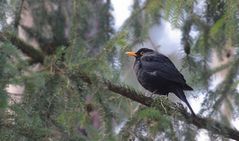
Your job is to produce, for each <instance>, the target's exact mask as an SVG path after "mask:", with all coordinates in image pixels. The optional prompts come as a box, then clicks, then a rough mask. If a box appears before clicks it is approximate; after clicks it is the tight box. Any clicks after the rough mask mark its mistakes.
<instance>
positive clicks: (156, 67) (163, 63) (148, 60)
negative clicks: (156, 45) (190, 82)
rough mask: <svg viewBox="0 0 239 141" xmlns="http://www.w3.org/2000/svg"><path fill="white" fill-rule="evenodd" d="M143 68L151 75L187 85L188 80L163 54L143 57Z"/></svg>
mask: <svg viewBox="0 0 239 141" xmlns="http://www.w3.org/2000/svg"><path fill="white" fill-rule="evenodd" d="M141 63H142V68H143V69H145V71H146V72H147V73H149V74H150V75H154V76H155V77H162V78H164V79H166V80H169V81H173V82H176V83H179V84H185V83H186V80H185V79H184V77H183V75H182V74H181V73H180V72H179V71H178V70H177V68H176V67H175V66H174V64H173V63H172V62H171V60H169V58H168V57H166V56H164V55H162V54H158V53H157V54H150V55H145V56H142V57H141Z"/></svg>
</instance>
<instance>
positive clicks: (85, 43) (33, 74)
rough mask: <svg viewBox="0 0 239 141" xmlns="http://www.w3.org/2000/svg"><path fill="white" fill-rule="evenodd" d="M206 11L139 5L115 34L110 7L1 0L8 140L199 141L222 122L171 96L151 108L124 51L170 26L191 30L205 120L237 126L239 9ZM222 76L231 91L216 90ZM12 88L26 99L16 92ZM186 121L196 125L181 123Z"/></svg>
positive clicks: (2, 136) (219, 1)
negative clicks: (191, 111)
mask: <svg viewBox="0 0 239 141" xmlns="http://www.w3.org/2000/svg"><path fill="white" fill-rule="evenodd" d="M200 3H201V2H199V1H195V0H184V1H180V0H162V1H160V0H145V1H141V0H134V3H133V5H132V6H131V9H132V11H131V15H130V16H129V18H128V19H127V20H126V21H125V23H124V24H123V25H122V26H121V28H120V29H119V30H118V31H117V32H116V31H115V30H114V28H113V24H114V17H113V16H112V10H113V7H112V4H111V1H110V0H87V1H86V0H62V1H57V0H45V1H32V0H19V1H15V0H1V1H0V140H1V141H32V140H34V141H76V140H77V141H116V140H119V141H126V140H150V141H151V140H152V141H153V140H176V141H180V140H196V137H197V136H198V134H199V132H198V131H199V130H198V129H199V128H206V127H211V126H209V125H210V124H214V123H215V122H207V123H205V124H204V122H202V123H201V124H200V123H197V121H196V120H195V121H194V120H193V119H191V118H189V117H188V114H185V113H183V112H182V111H183V110H182V109H184V108H182V106H178V107H179V108H178V109H177V108H175V107H177V106H175V105H173V106H171V107H170V105H172V103H171V102H169V101H168V99H166V98H164V97H159V98H154V97H153V99H154V102H155V103H149V101H153V99H151V98H145V97H143V96H142V95H141V94H142V93H143V94H145V95H148V94H146V93H145V90H143V89H142V88H139V85H138V84H137V83H136V81H135V78H133V77H132V76H133V74H131V73H132V72H131V71H129V70H131V69H132V64H133V63H132V62H131V61H130V60H129V59H128V57H127V56H126V55H125V52H126V51H130V50H135V47H137V46H138V45H145V44H147V43H148V41H151V39H150V32H149V31H150V29H151V28H152V27H154V26H160V25H161V22H162V19H163V20H166V21H167V22H169V23H170V24H171V25H173V27H174V28H177V29H180V30H181V31H182V36H181V43H182V50H183V53H185V57H184V58H183V61H182V68H184V69H183V71H185V76H187V77H186V79H187V81H188V82H189V84H190V85H191V86H193V88H194V90H195V91H194V92H191V93H192V95H193V96H194V97H195V99H193V100H192V101H194V102H197V97H201V96H202V97H203V103H202V106H201V107H200V108H201V109H200V111H199V114H200V115H203V116H206V117H207V118H205V119H208V120H203V121H210V118H213V119H215V120H217V121H219V123H215V124H216V126H215V127H223V126H219V124H222V125H224V124H225V123H226V124H227V126H228V127H232V128H233V127H235V126H236V125H232V124H231V123H232V122H231V121H232V120H234V119H235V118H238V115H239V112H238V111H239V106H238V105H239V103H238V101H239V96H238V95H239V93H238V81H239V80H238V68H239V58H238V53H239V49H238V45H239V41H238V37H239V31H238V30H239V27H238V26H239V25H238V23H239V14H238V11H239V6H238V5H239V3H238V1H237V0H228V1H225V0H207V1H205V2H204V3H203V4H200ZM198 9H200V10H199V11H200V12H199V13H198V12H197V10H198ZM11 19H12V21H11ZM193 33H196V36H193ZM159 34H160V33H159ZM162 37H163V36H162ZM153 47H154V48H156V49H158V48H157V47H156V46H153ZM175 52H176V51H175ZM215 60H216V61H215ZM214 64H215V66H216V67H213V66H214ZM215 74H217V75H218V74H219V76H221V78H222V82H220V83H219V84H218V85H217V86H215V88H212V85H213V79H214V78H215V76H216V75H215ZM122 83H123V84H124V83H127V84H129V85H130V86H127V85H125V84H124V85H122ZM113 84H118V85H117V86H118V87H113V86H112V85H113ZM9 86H18V87H21V88H22V89H24V90H23V92H16V93H11V90H9V88H11V87H9ZM110 86H111V87H110ZM109 87H110V88H109ZM130 87H134V88H135V89H136V91H135V90H134V89H132V88H130ZM114 92H115V93H114ZM116 93H119V94H121V95H119V94H116ZM122 93H123V94H122ZM132 94H134V95H132ZM122 95H123V96H122ZM124 96H125V97H124ZM126 97H128V98H126ZM129 98H131V99H129ZM142 98H145V99H143V100H142ZM132 99H136V101H133V100H132ZM137 100H138V102H140V103H141V104H144V105H146V106H150V107H146V106H143V105H141V104H139V103H138V102H137ZM140 100H141V101H140ZM165 105H166V106H165ZM222 105H223V106H224V107H222ZM165 107H166V108H165ZM184 110H185V109H184ZM168 112H170V113H168ZM181 114H183V116H184V117H188V118H186V119H184V120H182V119H180V118H177V117H182V116H179V115H181ZM199 121H200V120H199ZM201 121H202V120H201ZM188 123H193V124H194V125H192V124H188ZM207 124H208V125H207ZM206 129H208V132H209V135H212V136H211V137H210V139H211V140H227V138H234V139H235V138H236V137H238V136H236V135H235V134H230V135H228V134H227V133H237V132H233V131H235V130H233V129H232V132H230V131H231V130H230V131H229V129H228V128H226V129H214V128H206ZM214 130H216V131H214ZM218 130H219V131H221V132H217V131H218ZM224 130H225V131H224ZM212 133H218V134H216V135H215V134H212ZM220 133H221V134H220Z"/></svg>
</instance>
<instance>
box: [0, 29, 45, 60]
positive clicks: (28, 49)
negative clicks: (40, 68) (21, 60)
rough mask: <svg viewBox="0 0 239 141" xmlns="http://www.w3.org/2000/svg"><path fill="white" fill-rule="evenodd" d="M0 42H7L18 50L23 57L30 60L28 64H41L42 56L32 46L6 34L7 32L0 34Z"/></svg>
mask: <svg viewBox="0 0 239 141" xmlns="http://www.w3.org/2000/svg"><path fill="white" fill-rule="evenodd" d="M0 41H2V42H6V41H9V42H10V43H11V44H13V45H14V46H16V47H17V48H18V49H20V50H21V51H22V52H23V53H24V54H25V55H27V56H28V57H30V58H31V62H30V63H43V60H44V54H43V53H42V52H41V51H39V50H37V49H35V48H34V47H33V46H31V45H29V44H27V43H26V42H24V41H23V40H21V39H20V38H18V37H17V36H15V35H13V34H11V33H8V32H0Z"/></svg>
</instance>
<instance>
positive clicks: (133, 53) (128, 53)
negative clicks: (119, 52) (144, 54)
mask: <svg viewBox="0 0 239 141" xmlns="http://www.w3.org/2000/svg"><path fill="white" fill-rule="evenodd" d="M125 54H127V55H128V56H137V54H136V53H135V52H126V53H125Z"/></svg>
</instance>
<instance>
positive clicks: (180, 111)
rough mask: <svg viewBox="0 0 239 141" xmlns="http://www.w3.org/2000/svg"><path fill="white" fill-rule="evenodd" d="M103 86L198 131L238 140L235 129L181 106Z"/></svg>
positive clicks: (118, 88)
mask: <svg viewBox="0 0 239 141" xmlns="http://www.w3.org/2000/svg"><path fill="white" fill-rule="evenodd" d="M104 84H105V85H106V86H107V88H108V89H109V90H110V91H112V92H115V93H117V94H120V95H122V96H124V97H127V98H130V99H131V100H133V101H135V102H138V103H141V104H143V105H145V106H148V107H154V108H156V109H158V110H160V112H161V113H163V114H166V115H169V116H174V117H175V118H177V119H179V120H182V121H185V122H186V123H188V124H193V125H195V126H196V127H198V128H199V129H200V128H203V129H207V130H208V131H210V132H212V133H214V134H219V135H221V136H224V137H226V138H231V139H235V140H239V131H237V130H236V129H234V128H231V127H229V126H227V125H224V124H222V123H220V122H218V121H215V120H213V119H210V118H205V117H200V116H196V117H195V116H193V115H191V114H189V113H188V112H187V111H186V109H184V108H183V107H182V106H181V107H180V106H177V105H176V104H172V103H171V102H169V101H168V100H167V99H165V98H159V99H156V100H154V99H152V98H150V97H146V96H144V95H142V94H140V93H137V92H136V91H134V90H132V89H129V88H127V87H124V86H119V85H115V84H113V83H111V82H110V81H105V83H104ZM159 102H161V104H158V103H159ZM165 109H166V110H165Z"/></svg>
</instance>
